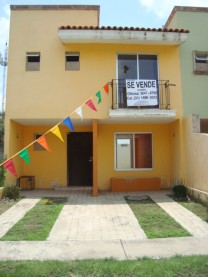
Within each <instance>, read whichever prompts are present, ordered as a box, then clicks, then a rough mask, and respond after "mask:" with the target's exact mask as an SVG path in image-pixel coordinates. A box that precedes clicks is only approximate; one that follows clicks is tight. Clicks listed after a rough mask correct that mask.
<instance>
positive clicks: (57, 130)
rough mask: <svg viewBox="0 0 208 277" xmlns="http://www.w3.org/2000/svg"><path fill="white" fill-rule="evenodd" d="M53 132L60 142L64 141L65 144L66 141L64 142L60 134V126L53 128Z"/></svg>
mask: <svg viewBox="0 0 208 277" xmlns="http://www.w3.org/2000/svg"><path fill="white" fill-rule="evenodd" d="M51 132H52V133H53V134H54V135H56V136H57V137H58V138H59V139H60V140H62V141H63V142H64V140H63V138H62V135H61V132H60V130H59V127H58V126H55V127H53V128H52V129H51Z"/></svg>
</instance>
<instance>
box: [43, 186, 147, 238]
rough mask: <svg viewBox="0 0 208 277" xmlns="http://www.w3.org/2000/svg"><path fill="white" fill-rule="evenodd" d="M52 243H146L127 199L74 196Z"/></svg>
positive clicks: (116, 195) (109, 194)
mask: <svg viewBox="0 0 208 277" xmlns="http://www.w3.org/2000/svg"><path fill="white" fill-rule="evenodd" d="M67 204H68V205H65V206H64V208H63V209H62V211H61V213H60V215H59V218H58V219H57V221H56V223H55V224H54V226H53V228H52V230H51V232H50V235H49V237H48V240H50V241H63V240H109V239H110V240H111V239H146V235H145V233H144V231H143V229H141V227H140V225H139V223H138V221H137V219H136V218H135V216H134V214H133V212H132V210H131V208H130V207H129V206H128V205H127V204H126V201H125V199H124V197H123V195H120V194H113V193H103V194H101V195H100V196H99V197H92V196H91V191H87V192H86V193H85V194H83V192H79V191H75V192H71V193H70V195H69V197H68V202H67Z"/></svg>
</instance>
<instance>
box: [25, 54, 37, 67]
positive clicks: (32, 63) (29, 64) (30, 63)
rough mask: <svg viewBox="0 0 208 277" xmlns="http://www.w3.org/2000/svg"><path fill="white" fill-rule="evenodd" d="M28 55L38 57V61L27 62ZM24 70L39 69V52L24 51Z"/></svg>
mask: <svg viewBox="0 0 208 277" xmlns="http://www.w3.org/2000/svg"><path fill="white" fill-rule="evenodd" d="M29 57H39V61H38V62H29V61H28V58H29ZM26 71H40V52H27V53H26Z"/></svg>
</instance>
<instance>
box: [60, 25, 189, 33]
mask: <svg viewBox="0 0 208 277" xmlns="http://www.w3.org/2000/svg"><path fill="white" fill-rule="evenodd" d="M58 29H59V30H118V31H146V32H173V33H189V32H190V31H189V30H184V29H167V28H144V27H142V28H139V27H121V26H120V27H117V26H101V27H99V26H69V25H67V26H61V27H59V28H58Z"/></svg>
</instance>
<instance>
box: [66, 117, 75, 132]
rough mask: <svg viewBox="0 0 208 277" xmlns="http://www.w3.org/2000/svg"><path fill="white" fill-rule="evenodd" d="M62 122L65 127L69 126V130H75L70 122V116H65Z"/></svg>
mask: <svg viewBox="0 0 208 277" xmlns="http://www.w3.org/2000/svg"><path fill="white" fill-rule="evenodd" d="M63 123H64V124H65V125H66V126H67V127H69V129H70V130H72V131H75V130H74V126H73V124H72V122H71V119H70V117H67V118H65V119H64V121H63Z"/></svg>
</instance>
